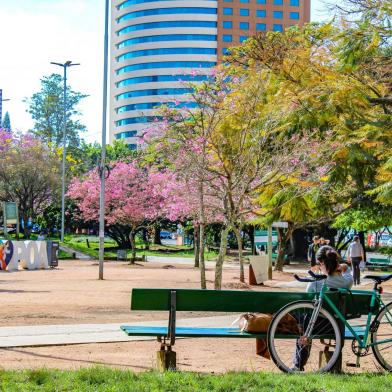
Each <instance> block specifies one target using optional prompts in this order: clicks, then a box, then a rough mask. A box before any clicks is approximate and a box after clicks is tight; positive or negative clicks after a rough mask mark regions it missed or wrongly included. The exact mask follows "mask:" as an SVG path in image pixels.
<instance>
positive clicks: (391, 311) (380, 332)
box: [371, 302, 392, 372]
mask: <svg viewBox="0 0 392 392" xmlns="http://www.w3.org/2000/svg"><path fill="white" fill-rule="evenodd" d="M375 323H376V324H375V326H376V327H377V329H376V330H375V331H374V332H373V333H372V335H371V342H372V344H373V345H372V350H373V354H374V356H375V357H376V359H377V361H378V363H379V364H380V365H381V366H382V367H383V368H384V369H385V370H388V371H389V372H392V302H390V303H389V304H387V305H385V306H384V307H383V308H382V309H381V310H380V311H379V313H378V314H377V317H376V319H375Z"/></svg>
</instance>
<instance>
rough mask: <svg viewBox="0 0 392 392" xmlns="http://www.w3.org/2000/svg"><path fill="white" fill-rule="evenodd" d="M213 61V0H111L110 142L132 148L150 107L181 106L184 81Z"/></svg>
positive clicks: (150, 113) (151, 112) (204, 70)
mask: <svg viewBox="0 0 392 392" xmlns="http://www.w3.org/2000/svg"><path fill="white" fill-rule="evenodd" d="M216 63H217V2H216V1H210V0H198V1H196V0H195V1H193V0H192V1H190V0H182V1H180V0H178V1H177V0H158V1H157V0H155V1H152V0H128V1H124V0H118V1H116V0H114V1H113V7H112V72H111V78H112V80H111V104H112V107H111V121H110V128H111V138H112V140H113V139H124V140H125V142H126V143H127V144H129V145H130V147H131V148H136V144H137V137H136V136H137V134H138V133H140V132H141V130H143V129H144V128H146V126H147V125H148V124H147V123H148V122H149V121H153V120H154V119H155V118H156V116H154V114H156V109H155V110H154V108H156V107H158V106H159V105H160V104H162V103H163V102H168V103H169V105H170V104H173V105H174V104H176V105H179V104H180V105H181V104H183V105H185V104H187V101H188V100H189V97H187V93H189V91H188V90H187V88H186V86H185V85H184V81H188V80H202V79H204V78H205V77H206V75H208V73H209V72H210V68H211V67H213V66H214V65H215V64H216ZM195 69H198V72H197V75H194V71H193V70H195ZM190 105H192V104H191V103H190Z"/></svg>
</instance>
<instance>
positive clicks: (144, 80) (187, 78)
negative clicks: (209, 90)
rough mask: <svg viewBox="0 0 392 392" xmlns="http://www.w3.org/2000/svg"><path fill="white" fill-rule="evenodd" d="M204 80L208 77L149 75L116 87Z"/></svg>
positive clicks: (124, 82)
mask: <svg viewBox="0 0 392 392" xmlns="http://www.w3.org/2000/svg"><path fill="white" fill-rule="evenodd" d="M204 80H208V75H151V76H136V77H134V78H128V79H124V80H121V81H120V82H117V83H116V87H117V88H118V87H124V86H128V85H130V84H139V83H154V82H178V81H183V82H188V81H194V82H199V81H200V82H201V81H204ZM144 109H147V108H144Z"/></svg>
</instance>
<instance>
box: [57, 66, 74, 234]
mask: <svg viewBox="0 0 392 392" xmlns="http://www.w3.org/2000/svg"><path fill="white" fill-rule="evenodd" d="M50 64H53V65H58V66H59V67H63V70H64V91H63V94H64V102H63V161H62V164H61V235H60V240H61V242H64V231H65V159H66V148H67V145H66V143H67V68H68V67H73V66H74V65H80V64H73V63H72V61H66V62H65V63H64V64H62V63H55V62H51V63H50Z"/></svg>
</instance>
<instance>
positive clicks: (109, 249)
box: [64, 235, 217, 260]
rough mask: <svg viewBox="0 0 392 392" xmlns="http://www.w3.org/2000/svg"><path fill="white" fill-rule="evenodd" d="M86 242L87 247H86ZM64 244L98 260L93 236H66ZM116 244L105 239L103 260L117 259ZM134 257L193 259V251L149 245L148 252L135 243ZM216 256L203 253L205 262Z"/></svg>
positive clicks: (170, 246) (184, 247)
mask: <svg viewBox="0 0 392 392" xmlns="http://www.w3.org/2000/svg"><path fill="white" fill-rule="evenodd" d="M87 240H88V243H89V246H88V245H87ZM64 244H65V245H66V246H68V247H70V248H72V249H75V250H78V251H80V252H83V253H85V254H87V255H89V256H91V257H92V258H98V249H99V240H98V237H95V236H85V235H83V236H66V237H65V242H64ZM117 250H118V246H117V244H116V243H115V242H114V241H113V240H111V239H109V238H105V258H107V259H116V258H117ZM136 255H137V256H138V257H141V256H143V255H146V256H165V257H189V258H192V257H194V251H193V249H192V248H191V247H189V246H186V245H184V246H178V245H153V244H152V245H150V250H145V249H143V248H142V244H141V243H137V250H136ZM130 256H131V251H130V250H128V258H130ZM216 256H217V253H216V252H213V251H209V252H206V253H205V258H206V260H214V259H215V258H216Z"/></svg>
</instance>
